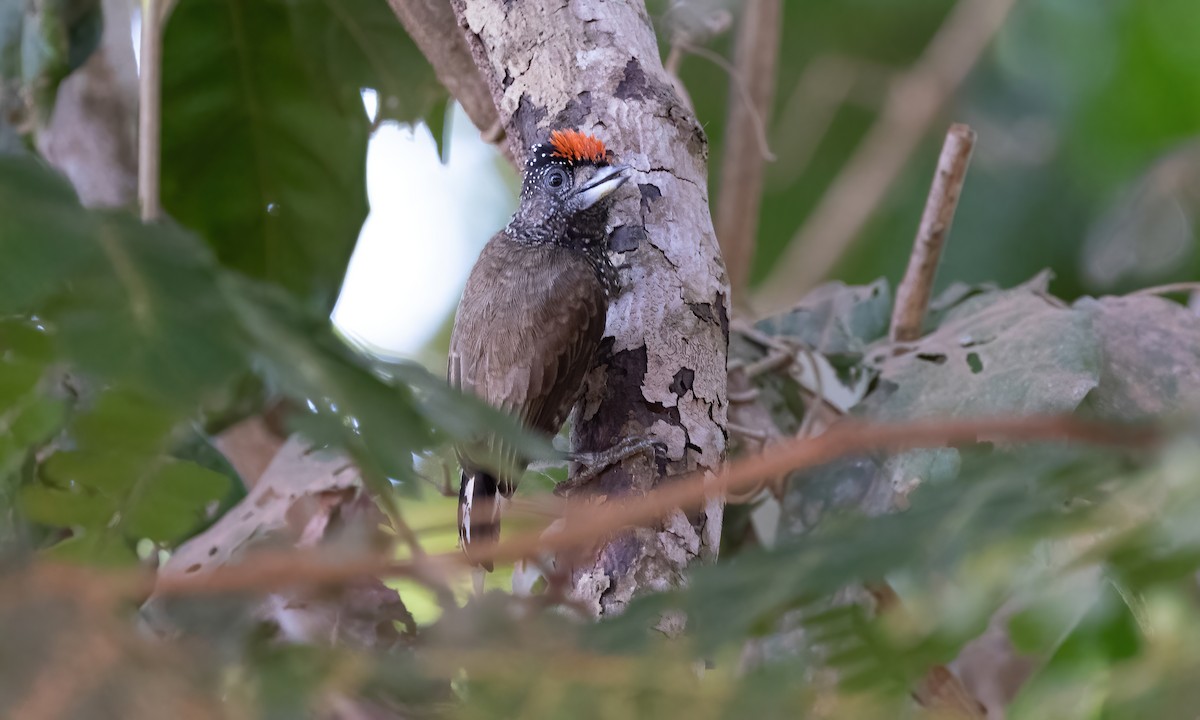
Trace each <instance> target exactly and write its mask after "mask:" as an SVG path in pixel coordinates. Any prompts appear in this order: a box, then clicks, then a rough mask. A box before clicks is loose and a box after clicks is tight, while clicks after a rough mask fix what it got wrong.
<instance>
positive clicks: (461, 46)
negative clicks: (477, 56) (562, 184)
mask: <svg viewBox="0 0 1200 720" xmlns="http://www.w3.org/2000/svg"><path fill="white" fill-rule="evenodd" d="M388 3H389V4H390V5H391V6H392V11H393V12H395V13H396V17H398V18H400V23H401V24H402V25H404V29H405V30H407V31H408V34H409V36H410V37H411V38H412V39H413V42H415V43H416V44H417V47H419V48H420V49H421V52H422V53H424V55H425V58H426V59H427V60H429V64H430V65H432V66H433V71H434V73H436V74H437V78H438V80H439V81H440V82H441V83H442V85H444V86H445V87H446V89H447V90H449V91H450V94H451V95H453V96H454V98H455V99H456V100H458V102H459V104H460V105H462V107H463V110H464V111H466V113H467V117H469V118H471V122H473V123H474V124H475V127H477V128H479V132H480V133H482V134H483V139H484V140H486V141H488V142H489V143H492V144H494V145H496V146H497V147H499V148H500V151H501V152H503V153H504V156H505V157H506V158H508V161H509V162H511V163H513V164H514V165H515V164H516V159H515V158H514V157H513V154H512V151H511V149H510V148H509V146H508V143H507V142H505V135H504V126H503V125H502V124H501V123H500V117H499V115H498V114H497V113H496V104H495V103H494V102H493V101H492V91H491V89H490V88H488V85H487V83H486V82H485V81H484V79H483V75H481V74H480V72H479V68H478V67H476V66H475V60H474V59H473V58H472V57H471V50H470V48H468V47H467V41H466V39H465V38H463V33H462V29H461V28H460V27H459V26H458V19H457V18H456V17H455V16H454V9H453V8H451V7H450V3H449V2H448V0H388Z"/></svg>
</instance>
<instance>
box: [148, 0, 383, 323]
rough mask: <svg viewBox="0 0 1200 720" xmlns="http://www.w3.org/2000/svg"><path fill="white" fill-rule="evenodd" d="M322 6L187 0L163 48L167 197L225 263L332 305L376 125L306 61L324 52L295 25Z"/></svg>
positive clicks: (363, 207) (363, 210) (324, 306)
mask: <svg viewBox="0 0 1200 720" xmlns="http://www.w3.org/2000/svg"><path fill="white" fill-rule="evenodd" d="M319 2H320V0H296V1H295V2H293V1H290V0H256V1H255V2H249V1H248V0H183V2H180V3H179V6H178V7H177V8H176V9H175V11H174V12H173V13H172V16H171V18H170V21H169V23H168V25H167V28H166V32H165V38H164V49H163V129H162V140H163V153H162V162H163V178H162V198H163V205H164V207H166V209H167V210H168V211H169V212H170V213H171V214H172V215H173V216H174V217H175V218H177V219H178V220H179V221H180V222H181V223H183V224H184V225H187V226H189V227H191V228H193V229H195V230H197V231H199V232H200V234H201V235H202V236H203V237H204V238H205V240H207V241H208V242H209V243H210V244H211V245H212V247H213V248H214V249H215V250H216V252H217V255H218V257H219V258H220V260H221V262H222V263H223V264H225V265H226V266H229V267H233V268H236V269H238V270H241V271H242V272H245V273H248V274H250V275H252V276H254V277H258V278H264V279H267V280H271V281H273V282H277V283H280V284H282V285H284V286H285V287H287V288H288V289H290V290H291V291H293V292H295V293H297V294H298V295H300V296H302V297H303V298H304V299H305V300H306V301H308V302H309V303H311V305H310V306H311V307H312V308H314V309H321V310H324V311H328V309H329V308H330V307H332V303H333V298H334V295H335V293H336V292H337V289H338V287H339V286H340V284H341V279H342V274H343V272H344V270H345V266H346V263H347V261H348V259H349V257H350V252H351V250H352V249H353V246H354V241H355V239H356V238H357V237H358V231H359V228H360V227H361V226H362V222H363V219H364V218H365V217H366V214H367V197H366V145H367V135H368V121H367V118H366V115H365V113H364V111H363V108H362V105H361V103H359V104H353V103H348V102H346V96H345V94H344V93H341V92H339V91H338V88H336V87H334V88H330V87H328V86H323V85H322V84H320V83H318V82H317V81H316V78H315V77H314V75H313V74H312V73H311V72H308V70H307V68H308V63H309V62H310V60H309V59H310V58H313V57H314V55H315V54H316V55H319V49H318V48H313V47H308V46H306V45H305V43H304V41H303V38H302V37H301V36H300V35H298V34H297V33H296V32H295V31H294V30H293V23H294V20H295V13H296V8H302V7H310V9H312V8H311V6H314V5H316V3H319ZM322 7H323V6H322ZM313 11H315V10H313Z"/></svg>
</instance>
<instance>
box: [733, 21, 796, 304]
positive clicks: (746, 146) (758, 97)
mask: <svg viewBox="0 0 1200 720" xmlns="http://www.w3.org/2000/svg"><path fill="white" fill-rule="evenodd" d="M782 6H783V3H782V2H781V0H750V2H747V3H746V4H745V6H744V9H743V11H742V19H741V23H740V25H739V27H738V35H737V50H736V58H735V63H736V72H735V73H734V77H733V78H731V80H730V81H731V83H739V82H740V83H741V84H742V85H743V87H744V89H745V94H746V95H747V97H746V102H739V101H735V100H733V99H731V100H730V103H729V122H728V129H727V131H726V133H725V152H724V156H723V158H722V160H721V191H720V192H721V194H720V196H719V197H718V198H717V240H718V241H719V242H720V244H721V252H722V253H723V254H724V256H725V269H726V271H727V272H728V273H729V284H730V288H731V292H732V294H733V297H734V298H735V299H736V298H739V297H740V295H741V293H742V290H743V289H744V288H745V287H746V282H747V281H748V280H749V277H750V265H751V263H752V261H753V260H754V246H755V240H756V236H757V233H758V214H759V208H760V206H761V205H762V188H763V168H764V166H765V164H766V160H767V158H765V157H764V154H763V150H764V148H762V147H761V146H762V142H763V138H764V137H765V134H766V133H765V128H764V127H763V126H764V124H765V122H766V118H767V117H768V116H769V114H770V112H771V105H772V103H773V102H774V99H775V98H774V96H775V67H776V65H777V64H778V58H779V39H780V27H781V25H782V15H783V7H782ZM735 89H736V88H732V87H731V93H732V92H733V90H735Z"/></svg>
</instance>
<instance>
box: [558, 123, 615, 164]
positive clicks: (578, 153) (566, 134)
mask: <svg viewBox="0 0 1200 720" xmlns="http://www.w3.org/2000/svg"><path fill="white" fill-rule="evenodd" d="M550 146H551V147H553V148H554V157H560V158H564V159H566V160H567V161H568V162H594V163H601V162H605V161H606V160H608V150H607V149H606V148H605V147H604V142H603V141H601V140H600V139H599V138H596V137H592V136H591V135H588V134H586V133H581V132H579V131H578V130H555V131H554V132H552V133H550Z"/></svg>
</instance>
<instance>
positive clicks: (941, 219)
mask: <svg viewBox="0 0 1200 720" xmlns="http://www.w3.org/2000/svg"><path fill="white" fill-rule="evenodd" d="M974 148H975V131H974V130H972V129H971V128H970V127H968V126H966V125H961V124H957V123H956V124H954V125H951V126H950V131H949V132H947V133H946V141H945V142H944V143H943V144H942V154H941V156H940V157H939V158H938V164H937V171H936V172H935V173H934V175H933V185H932V186H931V187H930V188H929V197H928V199H926V201H925V214H924V215H922V216H921V225H920V227H919V228H918V229H917V239H916V240H915V241H914V242H913V249H912V254H911V255H909V257H908V270H906V271H905V273H904V280H902V281H901V282H900V286H899V287H897V288H896V304H895V306H894V307H893V308H892V333H891V337H892V342H909V341H912V340H916V339H917V338H919V337H921V324H922V323H923V322H924V321H925V311H926V309H928V307H929V298H930V296H931V295H932V294H933V281H934V279H935V277H936V276H937V268H938V261H940V260H941V258H942V249H943V248H944V247H945V246H946V236H947V235H949V234H950V226H951V224H953V222H954V212H955V210H957V209H958V198H959V196H960V195H962V189H963V183H964V182H965V181H966V179H967V167H968V166H969V165H970V164H971V151H972V150H974Z"/></svg>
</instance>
